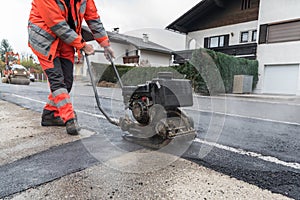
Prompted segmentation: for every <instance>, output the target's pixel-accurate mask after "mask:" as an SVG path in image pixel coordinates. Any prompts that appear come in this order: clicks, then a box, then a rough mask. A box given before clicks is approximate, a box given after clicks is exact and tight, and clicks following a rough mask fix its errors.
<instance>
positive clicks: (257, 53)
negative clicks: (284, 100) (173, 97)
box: [167, 0, 300, 95]
mask: <svg viewBox="0 0 300 200" xmlns="http://www.w3.org/2000/svg"><path fill="white" fill-rule="evenodd" d="M299 9H300V1H297V0H288V1H286V0H261V1H260V0H231V1H226V0H203V1H200V2H199V3H198V4H197V5H196V6H194V7H193V8H192V9H190V10H189V11H188V12H186V13H185V14H184V15H182V16H181V17H179V18H178V19H177V20H175V21H174V22H172V23H171V24H170V25H169V26H167V29H169V30H171V31H176V32H180V33H183V34H186V49H185V50H183V51H179V52H177V53H176V54H175V62H177V63H182V62H185V61H186V60H189V58H190V57H191V52H192V51H193V49H197V48H208V49H212V50H214V51H218V52H222V53H226V54H229V55H233V56H236V57H241V58H247V59H257V60H258V62H259V82H258V84H257V87H256V89H255V90H254V92H255V93H266V94H293V95H300V72H299V64H300V62H299V61H300V57H299V56H298V55H297V52H298V50H299V48H300V12H299Z"/></svg>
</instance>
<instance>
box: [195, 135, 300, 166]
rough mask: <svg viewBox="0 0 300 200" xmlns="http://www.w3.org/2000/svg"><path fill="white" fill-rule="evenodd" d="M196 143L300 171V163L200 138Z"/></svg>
mask: <svg viewBox="0 0 300 200" xmlns="http://www.w3.org/2000/svg"><path fill="white" fill-rule="evenodd" d="M194 141H195V142H198V143H202V144H206V145H209V146H213V147H216V148H218V149H222V150H226V151H230V152H233V153H237V154H240V155H246V156H250V157H254V158H258V159H261V160H264V161H267V162H271V163H275V164H278V165H282V166H285V167H291V168H293V169H297V170H300V163H292V162H285V161H282V160H279V159H278V158H275V157H272V156H264V155H262V154H259V153H255V152H251V151H245V150H243V149H236V148H233V147H229V146H225V145H222V144H218V143H215V142H208V141H205V140H202V139H199V138H196V139H195V140H194Z"/></svg>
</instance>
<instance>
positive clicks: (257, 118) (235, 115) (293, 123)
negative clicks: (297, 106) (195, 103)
mask: <svg viewBox="0 0 300 200" xmlns="http://www.w3.org/2000/svg"><path fill="white" fill-rule="evenodd" d="M184 110H191V111H196V112H197V111H198V112H205V113H211V114H218V115H226V116H230V117H240V118H246V119H255V120H261V121H266V122H274V123H280V124H287V125H295V126H300V123H297V122H287V121H280V120H273V119H264V118H260V117H250V116H245V115H238V114H230V113H224V112H214V111H209V110H200V109H194V108H184Z"/></svg>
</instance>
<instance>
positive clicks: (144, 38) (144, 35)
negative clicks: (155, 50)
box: [143, 33, 149, 43]
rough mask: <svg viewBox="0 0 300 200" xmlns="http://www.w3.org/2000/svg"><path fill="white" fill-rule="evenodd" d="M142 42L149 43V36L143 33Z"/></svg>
mask: <svg viewBox="0 0 300 200" xmlns="http://www.w3.org/2000/svg"><path fill="white" fill-rule="evenodd" d="M143 41H144V42H145V43H147V42H149V36H148V34H147V33H143Z"/></svg>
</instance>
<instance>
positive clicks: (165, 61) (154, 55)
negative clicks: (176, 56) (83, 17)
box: [76, 41, 172, 76]
mask: <svg viewBox="0 0 300 200" xmlns="http://www.w3.org/2000/svg"><path fill="white" fill-rule="evenodd" d="M89 43H90V44H92V45H93V46H94V48H95V49H97V50H103V48H101V47H100V45H99V44H98V43H97V42H96V41H91V42H89ZM111 47H112V48H113V50H114V53H115V60H114V63H115V64H117V65H123V57H124V56H125V53H126V49H127V50H128V52H129V56H131V55H136V51H137V48H136V47H135V46H133V45H128V44H120V43H115V42H111ZM138 55H139V56H140V60H139V64H140V65H143V66H153V67H158V66H170V63H171V62H172V60H171V58H172V56H171V55H168V54H165V53H159V52H153V51H147V50H138ZM89 61H90V62H91V61H93V62H99V63H106V64H110V63H109V62H108V61H107V60H106V58H105V57H104V54H103V53H95V54H94V55H92V56H89ZM76 74H77V75H81V74H82V75H83V76H87V75H88V72H87V65H86V62H84V63H83V68H82V69H79V68H78V70H76Z"/></svg>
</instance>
